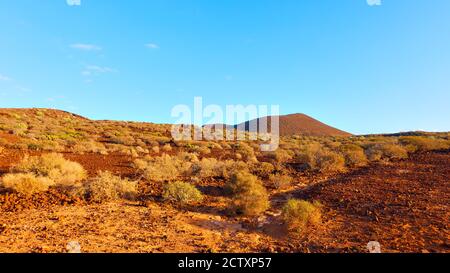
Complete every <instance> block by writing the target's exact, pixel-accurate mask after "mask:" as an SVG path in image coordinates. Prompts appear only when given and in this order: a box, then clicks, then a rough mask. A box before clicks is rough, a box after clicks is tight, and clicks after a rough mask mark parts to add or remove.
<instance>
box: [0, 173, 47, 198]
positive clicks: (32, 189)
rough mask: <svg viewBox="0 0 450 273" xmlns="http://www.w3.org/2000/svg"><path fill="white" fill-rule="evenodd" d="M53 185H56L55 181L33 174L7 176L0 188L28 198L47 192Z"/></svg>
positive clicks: (0, 183)
mask: <svg viewBox="0 0 450 273" xmlns="http://www.w3.org/2000/svg"><path fill="white" fill-rule="evenodd" d="M52 185H54V182H53V180H51V179H49V178H47V177H39V176H36V175H35V174H32V173H25V174H24V173H17V174H7V175H5V176H4V177H3V178H2V180H1V182H0V186H2V187H4V188H6V189H9V190H12V191H14V192H18V193H21V194H24V195H28V196H30V195H33V194H35V193H40V192H45V191H47V190H48V188H49V187H50V186H52Z"/></svg>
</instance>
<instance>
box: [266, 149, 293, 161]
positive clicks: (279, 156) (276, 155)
mask: <svg viewBox="0 0 450 273" xmlns="http://www.w3.org/2000/svg"><path fill="white" fill-rule="evenodd" d="M269 157H270V158H271V159H272V160H274V161H275V162H276V163H278V164H283V163H286V162H288V161H290V160H291V159H292V158H293V153H292V152H291V151H287V150H284V149H280V148H279V149H278V150H276V151H275V152H271V153H270V154H269Z"/></svg>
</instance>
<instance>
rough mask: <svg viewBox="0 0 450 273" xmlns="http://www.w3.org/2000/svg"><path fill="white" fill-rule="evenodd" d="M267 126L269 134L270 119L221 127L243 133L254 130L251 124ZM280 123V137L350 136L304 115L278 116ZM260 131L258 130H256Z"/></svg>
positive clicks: (214, 126)
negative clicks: (239, 129) (237, 129)
mask: <svg viewBox="0 0 450 273" xmlns="http://www.w3.org/2000/svg"><path fill="white" fill-rule="evenodd" d="M260 122H262V124H264V123H266V124H267V131H268V132H271V126H272V117H263V118H259V119H254V120H251V121H247V122H244V123H241V124H238V125H235V126H228V125H222V126H224V128H233V127H234V128H245V131H250V132H254V131H255V130H254V129H253V130H252V129H251V128H250V125H251V124H259V123H260ZM279 123H280V135H281V136H293V135H306V136H351V135H352V134H350V133H347V132H344V131H342V130H339V129H336V128H334V127H331V126H328V125H326V124H325V123H322V122H320V121H318V120H316V119H313V118H312V117H310V116H307V115H305V114H292V115H285V116H279ZM218 125H220V124H211V125H206V126H208V127H210V128H216V127H217V126H218ZM258 131H260V130H258Z"/></svg>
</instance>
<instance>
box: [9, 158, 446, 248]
mask: <svg viewBox="0 0 450 273" xmlns="http://www.w3.org/2000/svg"><path fill="white" fill-rule="evenodd" d="M21 156H22V154H20V153H16V151H14V150H8V151H7V152H6V154H4V156H2V157H0V163H1V164H0V169H1V171H2V172H5V171H6V170H7V169H8V167H9V166H10V165H11V164H13V163H14V162H16V161H17V160H19V159H20V158H21ZM65 156H66V157H67V158H70V159H72V160H74V161H77V162H80V163H81V164H83V165H84V166H85V167H86V168H87V169H88V170H89V173H91V174H94V173H95V172H96V171H98V170H109V171H112V172H115V173H120V174H122V175H125V176H133V171H132V169H131V168H130V167H129V163H130V162H131V158H127V157H122V158H120V157H119V156H117V157H115V156H112V157H111V156H110V158H109V159H107V158H103V156H100V155H94V154H86V155H72V154H65ZM449 166H450V151H444V152H433V153H421V154H415V155H412V157H411V158H409V159H407V160H403V161H397V162H392V163H379V164H372V165H371V166H369V167H366V168H362V169H357V170H354V171H352V172H349V173H346V174H341V175H337V176H334V177H332V178H330V179H326V180H324V181H321V182H317V183H314V184H312V185H310V186H305V185H301V184H299V185H297V186H296V187H295V188H293V189H291V190H290V191H288V192H282V193H273V194H272V196H271V199H272V203H273V208H272V209H271V210H270V211H268V212H267V213H266V214H264V215H261V217H259V218H258V219H257V220H256V223H255V219H246V218H242V219H240V218H234V217H229V216H228V215H227V214H226V213H224V211H223V205H225V204H226V200H225V199H224V198H223V197H221V196H220V195H216V194H212V193H211V194H210V193H208V192H207V193H205V194H206V198H207V199H206V200H207V201H206V202H205V203H202V204H198V205H197V206H196V207H193V208H191V209H188V210H184V209H182V210H178V209H177V207H172V206H171V205H168V204H163V203H159V202H157V201H149V202H148V203H144V204H142V203H135V204H120V203H113V204H102V205H96V204H86V203H85V202H84V201H83V200H79V199H76V198H73V197H70V196H68V195H66V194H64V193H63V192H58V191H54V190H51V191H49V192H47V193H44V194H40V195H35V196H33V197H27V198H26V197H24V196H19V195H17V194H6V195H2V197H1V198H0V211H1V213H2V216H3V220H1V221H0V222H1V223H0V229H3V231H2V230H0V252H2V251H13V252H15V251H17V252H23V251H25V252H28V251H40V250H42V251H45V252H60V251H64V246H65V244H66V243H67V238H77V240H79V241H80V242H83V247H84V250H85V251H88V252H97V251H106V252H123V251H126V252H140V251H142V252H154V251H156V252H179V251H189V252H201V251H208V250H210V249H214V250H215V251H222V252H366V251H367V250H366V245H367V243H368V242H369V241H378V242H380V244H381V247H382V251H383V252H444V253H449V252H450V240H449V239H450V232H449V227H450V221H449V219H450V217H449V216H450V208H449V205H450V204H449V200H450V190H449V189H450V187H449V186H450V179H449V177H450V169H449ZM299 178H300V177H299ZM211 183H212V182H211ZM221 186H222V185H221V184H220V183H219V184H217V185H216V184H214V185H213V184H208V183H206V184H205V185H204V187H203V188H205V187H206V188H208V187H219V188H220V187H221ZM150 187H152V188H153V186H151V185H150ZM148 190H150V189H148ZM289 198H300V199H305V200H318V201H320V202H321V203H322V204H323V219H322V224H321V225H320V226H318V227H314V228H311V229H310V230H308V231H307V232H306V233H305V234H304V235H298V234H288V233H287V232H286V228H285V226H284V225H283V221H282V219H281V216H280V214H279V213H280V207H281V205H282V204H284V202H285V201H286V200H287V199H289ZM150 207H151V209H149V208H150ZM112 211H113V213H111V212H112ZM125 215H126V216H125ZM147 215H153V218H152V220H151V221H150V222H151V223H150V222H149V223H147V222H145V221H147V220H149V219H150V218H148V217H149V216H147ZM167 217H171V219H172V218H173V219H172V220H171V221H170V224H169V225H168V223H169V222H167V221H168V219H167ZM260 218H261V219H260ZM58 219H59V220H58ZM63 219H64V221H63ZM91 219H99V220H98V221H92V220H91ZM143 221H144V222H145V224H143V223H144V222H143ZM261 221H262V222H261ZM261 223H262V224H261ZM2 225H3V226H2ZM80 226H82V227H83V230H82V231H80V230H79V229H78V228H77V227H80ZM149 226H151V227H152V228H151V229H149ZM180 230H184V231H185V233H182V234H180ZM119 231H120V232H119ZM117 232H119V233H117ZM114 234H120V236H122V237H123V238H125V239H120V241H114V242H112V241H111V238H112V237H111V236H115V235H114ZM139 234H140V235H139ZM11 236H13V237H11ZM122 237H121V238H122ZM163 237H164V239H163V240H161V238H163ZM11 238H20V239H17V240H15V241H11ZM171 238H172V239H171ZM225 241H226V242H228V243H226V244H220V242H225ZM2 242H3V243H2ZM119 242H120V244H119ZM143 242H145V243H143ZM231 245H233V246H231ZM153 246H158V248H153ZM41 248H42V249H41ZM36 249H37V250H36Z"/></svg>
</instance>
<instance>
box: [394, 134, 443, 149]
mask: <svg viewBox="0 0 450 273" xmlns="http://www.w3.org/2000/svg"><path fill="white" fill-rule="evenodd" d="M399 142H400V143H401V144H402V145H404V146H406V147H408V148H409V149H408V150H409V151H411V152H416V151H421V152H424V151H433V150H443V149H448V148H449V147H450V143H449V142H448V141H445V140H443V139H436V138H429V137H420V136H405V137H400V138H399Z"/></svg>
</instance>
